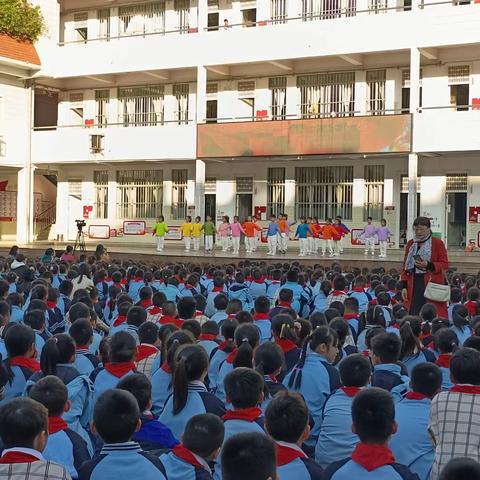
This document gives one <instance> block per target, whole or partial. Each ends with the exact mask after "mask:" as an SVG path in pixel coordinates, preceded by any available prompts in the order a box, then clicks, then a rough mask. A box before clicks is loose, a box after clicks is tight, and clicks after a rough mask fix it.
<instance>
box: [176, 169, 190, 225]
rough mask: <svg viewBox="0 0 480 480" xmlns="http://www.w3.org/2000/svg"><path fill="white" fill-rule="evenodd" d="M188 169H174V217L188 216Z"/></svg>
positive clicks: (177, 218) (178, 218)
mask: <svg viewBox="0 0 480 480" xmlns="http://www.w3.org/2000/svg"><path fill="white" fill-rule="evenodd" d="M187 186H188V170H187V169H186V168H182V169H173V170H172V218H173V220H182V219H184V218H185V217H186V216H187Z"/></svg>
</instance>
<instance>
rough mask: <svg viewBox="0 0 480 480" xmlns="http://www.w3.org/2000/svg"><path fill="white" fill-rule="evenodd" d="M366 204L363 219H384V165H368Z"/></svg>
mask: <svg viewBox="0 0 480 480" xmlns="http://www.w3.org/2000/svg"><path fill="white" fill-rule="evenodd" d="M364 179H365V203H364V206H363V219H364V220H366V219H367V218H368V217H372V218H373V220H381V219H382V218H383V192H384V184H385V168H384V166H383V165H366V166H365V169H364Z"/></svg>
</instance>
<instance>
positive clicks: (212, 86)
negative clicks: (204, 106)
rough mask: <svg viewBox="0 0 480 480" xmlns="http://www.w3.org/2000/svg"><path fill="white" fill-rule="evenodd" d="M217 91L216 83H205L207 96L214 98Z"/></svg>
mask: <svg viewBox="0 0 480 480" xmlns="http://www.w3.org/2000/svg"><path fill="white" fill-rule="evenodd" d="M217 93H218V83H213V82H208V83H207V96H208V97H215V98H216V97H217Z"/></svg>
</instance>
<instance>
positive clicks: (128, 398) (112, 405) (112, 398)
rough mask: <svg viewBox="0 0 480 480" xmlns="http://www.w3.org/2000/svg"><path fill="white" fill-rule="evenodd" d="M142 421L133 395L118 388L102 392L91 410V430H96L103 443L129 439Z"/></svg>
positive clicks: (121, 441)
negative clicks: (92, 410)
mask: <svg viewBox="0 0 480 480" xmlns="http://www.w3.org/2000/svg"><path fill="white" fill-rule="evenodd" d="M141 425H142V423H141V421H140V409H139V408H138V403H137V400H136V399H135V397H134V396H133V395H132V394H131V393H130V392H127V391H125V390H120V389H118V388H116V389H111V390H107V391H106V392H104V393H102V394H101V395H100V397H99V398H98V400H97V403H96V404H95V409H94V412H93V424H92V430H93V432H94V433H95V432H98V434H99V435H100V437H102V439H103V441H104V442H105V443H124V442H128V441H130V439H131V438H132V435H133V434H134V433H135V432H137V431H138V430H139V429H140V427H141Z"/></svg>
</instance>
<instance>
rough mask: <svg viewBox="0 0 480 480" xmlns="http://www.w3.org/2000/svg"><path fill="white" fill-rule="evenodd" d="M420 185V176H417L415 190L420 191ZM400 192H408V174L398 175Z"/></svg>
mask: <svg viewBox="0 0 480 480" xmlns="http://www.w3.org/2000/svg"><path fill="white" fill-rule="evenodd" d="M421 186H422V179H421V177H417V192H420V190H421ZM400 192H401V193H408V175H402V176H401V177H400Z"/></svg>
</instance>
